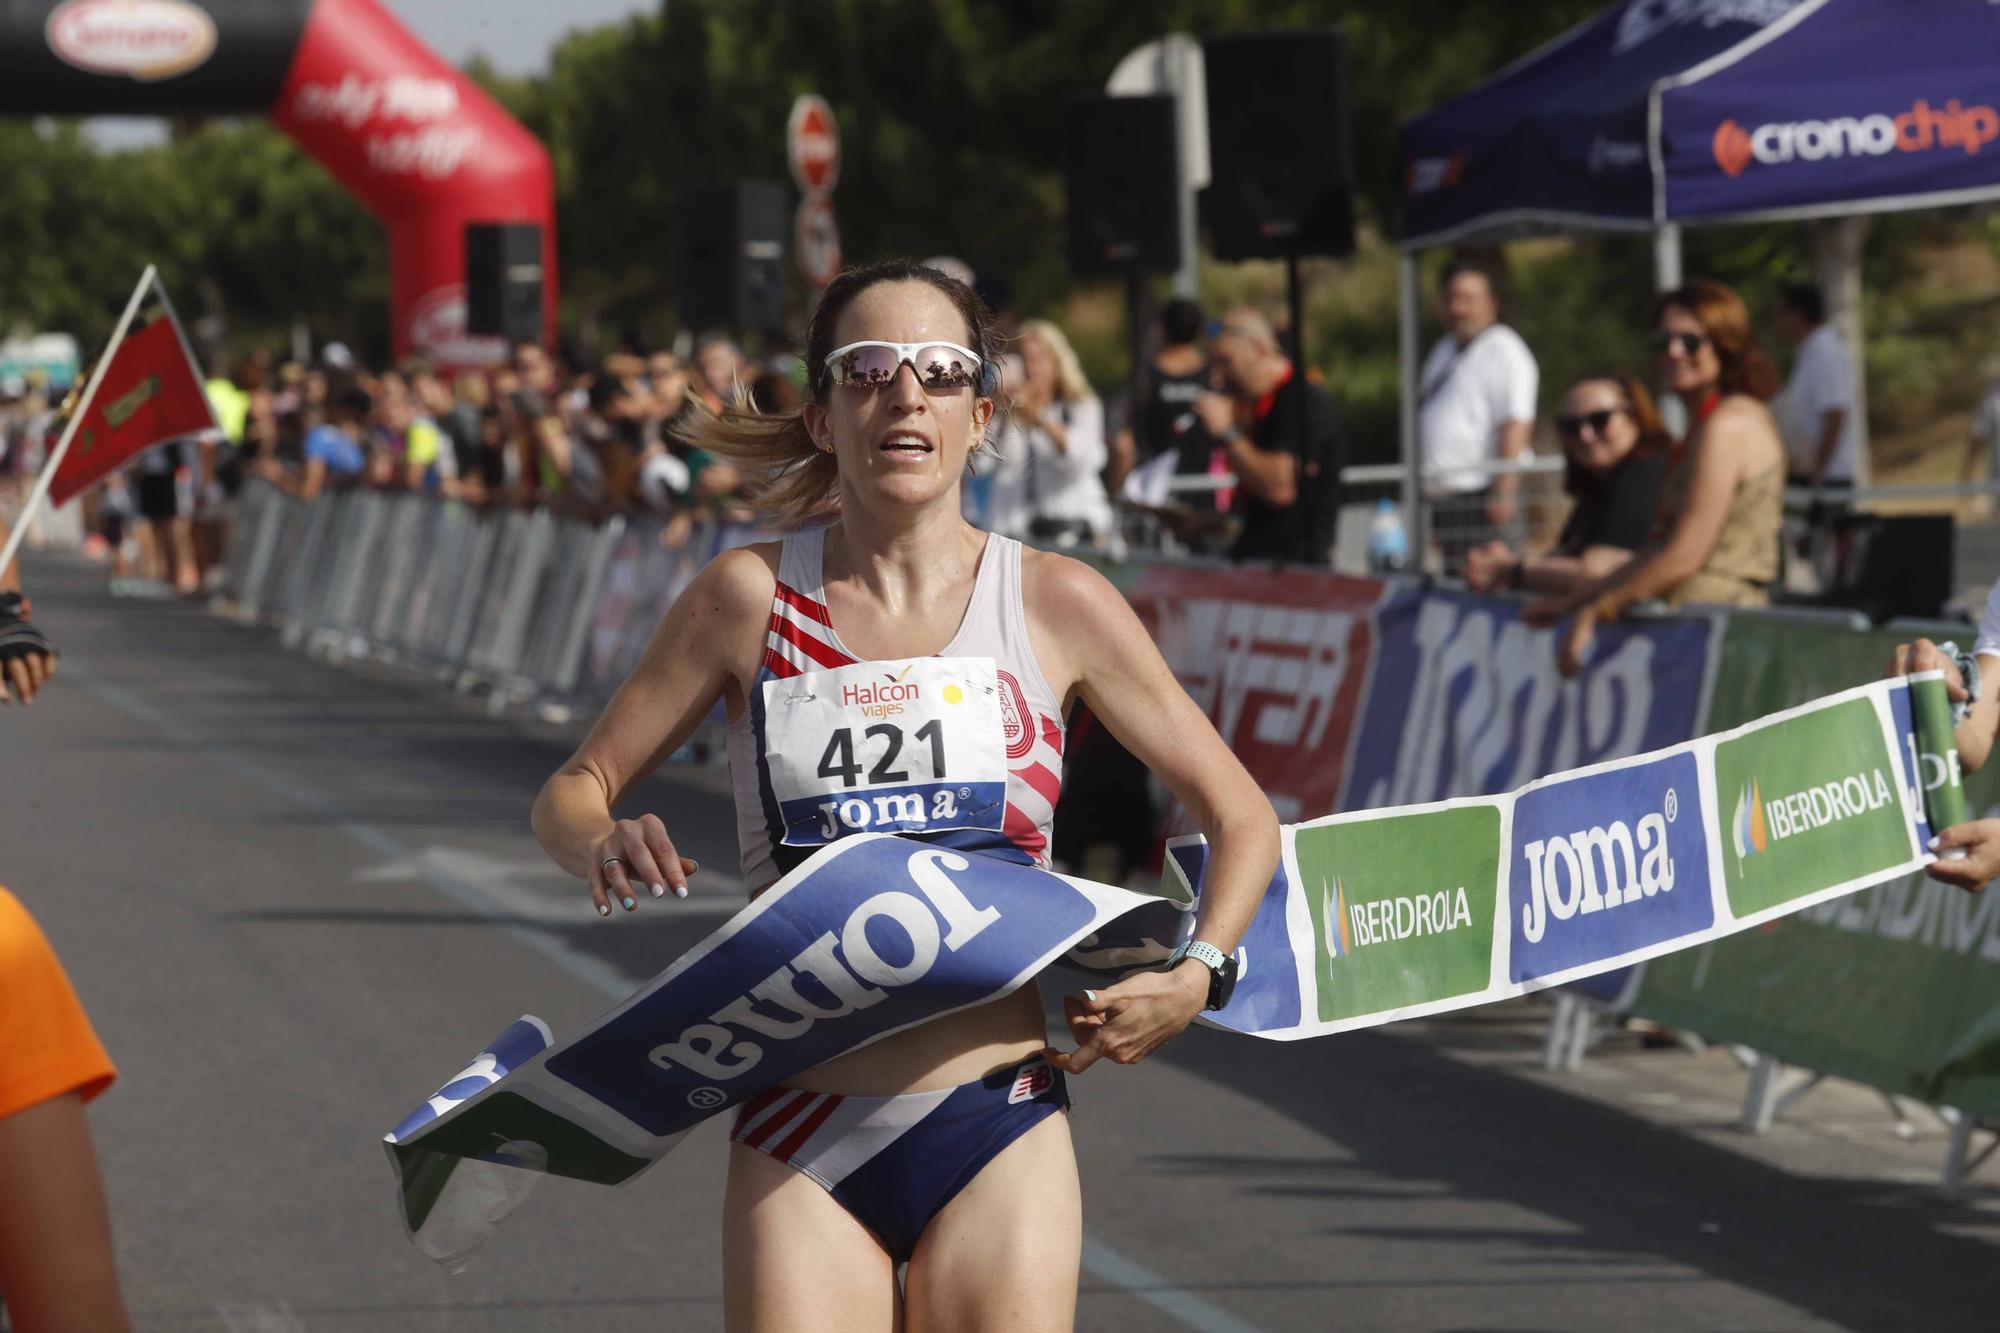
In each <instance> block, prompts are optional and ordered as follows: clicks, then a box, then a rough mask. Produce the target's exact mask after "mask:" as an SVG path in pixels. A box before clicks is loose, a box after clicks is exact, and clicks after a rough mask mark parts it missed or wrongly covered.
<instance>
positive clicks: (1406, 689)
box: [1251, 588, 1853, 810]
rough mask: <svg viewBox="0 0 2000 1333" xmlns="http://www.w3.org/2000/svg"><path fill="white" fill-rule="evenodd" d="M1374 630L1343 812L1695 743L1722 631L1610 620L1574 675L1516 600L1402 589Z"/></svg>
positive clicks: (1705, 621) (1468, 791)
mask: <svg viewBox="0 0 2000 1333" xmlns="http://www.w3.org/2000/svg"><path fill="white" fill-rule="evenodd" d="M1374 627H1375V637H1374V656H1373V662H1374V664H1375V669H1374V670H1373V671H1372V672H1371V674H1370V679H1369V681H1368V694H1367V699H1368V702H1367V707H1366V708H1365V709H1364V710H1363V711H1362V714H1361V725H1360V728H1359V730H1358V732H1357V733H1356V735H1355V737H1354V743H1353V748H1352V751H1351V758H1350V759H1349V760H1348V762H1347V764H1346V786H1345V787H1344V788H1343V795H1342V798H1341V802H1340V808H1341V809H1343V810H1367V809H1374V808H1377V807H1380V806H1385V805H1409V804H1412V803H1415V802H1421V801H1441V800H1444V799H1446V798H1447V797H1452V796H1478V795H1485V794H1487V793H1490V792H1500V791H1510V790H1512V789H1513V788H1515V787H1518V786H1520V785H1521V784H1522V783H1524V782H1527V781H1529V780H1530V779H1532V778H1536V777H1540V776H1541V775H1542V774H1544V773H1555V772H1559V771H1561V770H1563V769H1569V768H1578V767H1582V766H1584V765H1586V764H1594V763H1598V762H1601V761H1603V760H1606V759H1621V758H1624V757H1625V756H1627V755H1634V754H1639V753H1642V752H1643V751H1646V750H1656V749H1659V748H1660V747H1661V746H1665V745H1671V744H1673V743H1674V742H1675V741H1681V740H1686V739H1687V738H1688V737H1690V736H1693V735H1695V734H1697V733H1698V732H1699V731H1700V730H1701V728H1700V727H1699V725H1698V723H1699V721H1700V719H1701V707H1702V690H1703V687H1704V685H1705V684H1706V681H1707V674H1708V670H1709V668H1710V665H1711V663H1710V657H1711V653H1712V651H1713V646H1714V643H1715V641H1716V640H1717V639H1718V637H1719V635H1718V632H1717V627H1716V625H1715V623H1714V622H1713V621H1711V620H1710V619H1709V618H1707V617H1686V618H1678V619H1674V620H1654V621H1645V620H1641V621H1630V622H1624V623H1620V624H1616V625H1608V626H1606V627H1605V628H1604V629H1603V630H1601V631H1599V634H1598V639H1597V648H1596V654H1595V656H1594V657H1593V659H1592V664H1591V669H1590V672H1589V674H1588V675H1586V676H1585V677H1583V678H1582V679H1580V680H1574V681H1565V680H1564V679H1563V678H1562V677H1561V676H1560V675H1559V674H1557V672H1556V667H1555V635H1554V633H1553V632H1552V631H1548V630H1537V629H1533V628H1530V627H1529V626H1527V625H1525V624H1523V623H1522V622H1521V617H1520V607H1519V606H1518V605H1515V604H1512V603H1508V602H1499V601H1492V600H1489V599H1487V598H1483V597H1475V596H1472V595H1471V594H1468V593H1457V592H1446V591H1443V590H1441V589H1417V588H1400V589H1397V590H1396V591H1395V592H1393V593H1391V594H1390V595H1389V596H1388V597H1387V598H1386V599H1385V600H1384V601H1383V603H1382V605H1381V607H1380V608H1379V609H1378V610H1377V611H1376V613H1375V616H1374ZM1845 683H1847V684H1852V683H1853V682H1852V681H1848V682H1845ZM1251 772H1252V773H1256V772H1257V770H1256V769H1254V768H1253V769H1251ZM1260 776H1261V775H1260Z"/></svg>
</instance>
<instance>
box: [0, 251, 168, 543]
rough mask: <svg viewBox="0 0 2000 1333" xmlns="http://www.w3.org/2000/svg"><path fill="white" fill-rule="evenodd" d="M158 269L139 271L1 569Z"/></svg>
mask: <svg viewBox="0 0 2000 1333" xmlns="http://www.w3.org/2000/svg"><path fill="white" fill-rule="evenodd" d="M157 277H158V270H157V269H155V268H154V267H153V266H152V265H151V264H148V265H146V271H145V272H144V273H141V274H140V275H139V285H138V286H137V287H134V288H133V289H132V299H131V300H129V301H127V302H126V303H125V313H124V314H122V315H120V316H119V317H118V327H117V328H115V329H113V330H112V331H111V341H110V342H108V343H106V344H105V345H104V351H103V352H102V353H101V354H99V356H98V358H97V364H96V365H95V366H92V367H91V370H90V379H89V380H88V381H87V382H86V383H85V384H84V388H83V396H82V397H81V398H79V399H77V400H76V406H75V407H74V408H72V409H71V410H70V414H69V420H68V421H67V422H66V423H64V425H63V433H62V438H61V439H60V440H58V441H56V447H55V449H54V450H53V451H51V452H50V454H49V461H48V462H47V463H45V464H43V465H42V475H41V476H39V477H37V478H35V488H34V489H33V490H31V491H29V492H28V500H27V503H26V504H24V505H22V506H21V512H20V514H19V515H18V516H17V517H16V518H15V520H14V530H13V531H12V532H10V533H8V534H7V546H6V549H4V550H0V570H4V569H6V568H7V567H8V566H9V565H11V564H13V562H14V553H15V552H16V551H18V550H20V549H21V541H22V539H23V538H24V537H26V536H27V532H28V523H29V521H30V520H31V519H33V518H34V516H35V506H37V505H39V504H40V503H41V502H42V499H43V497H45V496H46V495H48V493H49V487H50V486H52V485H54V484H55V479H56V469H57V468H59V467H61V466H62V461H63V457H64V456H65V455H66V454H68V453H69V446H70V442H71V441H72V440H74V439H75V438H76V428H77V426H78V425H79V424H81V423H82V421H83V414H84V413H85V412H88V411H89V410H90V400H91V399H92V398H94V397H96V396H97V386H98V384H99V383H101V382H102V381H103V379H104V372H105V371H107V370H109V369H110V368H111V357H112V354H113V353H115V352H116V351H117V350H118V344H119V343H121V342H123V341H125V331H126V330H127V329H129V328H130V327H132V317H133V316H134V315H136V314H138V313H139V305H140V303H141V302H142V301H144V300H145V297H146V289H147V288H148V287H150V286H152V285H153V282H154V281H155V279H156V278H157Z"/></svg>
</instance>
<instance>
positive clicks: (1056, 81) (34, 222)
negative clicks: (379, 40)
mask: <svg viewBox="0 0 2000 1333" xmlns="http://www.w3.org/2000/svg"><path fill="white" fill-rule="evenodd" d="M1597 2H1598V0H1520V2H1519V3H1510V4H1507V5H1495V6H1485V7H1482V8H1481V10H1480V12H1479V19H1478V22H1476V23H1473V22H1468V21H1466V15H1465V12H1464V11H1465V7H1464V6H1463V5H1460V4H1456V3H1452V0H1395V2H1393V3H1391V2H1389V0H1368V2H1367V3H1361V4H1356V5H1352V6H1349V7H1347V8H1346V9H1345V10H1344V11H1342V10H1339V9H1336V8H1335V7H1334V6H1331V5H1328V4H1326V3H1323V2H1322V3H1309V2H1305V0H1159V2H1158V3H1151V4H1145V5H1134V4H1129V3H1124V0H1074V2H1072V0H1009V2H1008V3H999V2H998V0H823V2H816V3H803V2H802V0H673V3H671V4H666V5H663V6H662V7H661V9H660V10H659V11H657V12H655V13H652V14H649V15H644V16H640V17H635V18H633V19H630V20H628V21H626V22H624V23H619V24H612V25H607V26H603V27H598V28H593V29H587V30H580V31H577V32H574V33H572V34H571V35H570V36H569V37H568V38H566V39H565V40H564V41H563V42H562V43H561V44H560V46H559V47H558V49H557V50H556V51H555V53H554V56H553V59H552V62H551V68H550V70H549V72H548V74H547V75H546V76H545V77H538V78H528V79H523V78H507V77H503V76H500V75H497V74H496V73H495V72H494V71H493V70H492V69H491V68H490V66H487V65H486V64H485V63H484V62H481V61H475V62H473V64H472V65H471V66H470V67H469V69H468V72H469V73H470V74H471V75H472V76H473V77H474V78H475V79H477V80H478V81H479V82H480V83H481V84H482V85H484V86H485V87H486V88H487V89H488V91H490V92H491V93H493V94H494V96H495V97H496V98H497V99H498V100H499V101H500V102H501V103H502V104H503V105H504V106H506V107H507V109H508V110H509V111H510V112H512V113H513V114H514V115H516V116H517V117H518V118H519V119H521V120H522V121H523V122H524V123H525V124H527V125H528V127H529V128H530V129H532V130H534V131H535V132H536V133H538V134H540V135H541V136H542V137H543V138H544V140H545V141H546V142H547V143H548V144H549V146H550V148H551V151H552V153H553V155H554V158H555V162H556V168H557V179H558V189H559V199H558V219H559V228H560V243H561V248H562V264H563V281H564V286H565V290H566V292H567V293H568V294H569V299H568V301H567V303H566V309H567V310H568V311H569V312H570V314H571V315H572V316H581V317H585V318H587V319H589V320H590V321H591V322H594V323H598V324H600V326H603V327H607V328H609V329H613V330H615V329H617V328H623V327H628V326H632V327H642V328H652V329H654V330H655V331H658V330H659V329H660V328H661V327H662V326H663V325H666V324H668V323H669V322H670V321H671V311H672V305H673V295H674V292H673V286H674V280H675V270H676V267H677V265H676V262H675V260H676V255H677V248H676V247H677V241H678V237H677V219H676V216H675V214H676V201H677V199H678V198H679V194H680V191H681V189H682V188H683V186H684V185H685V184H686V182H688V181H690V180H694V179H699V178H726V177H733V176H764V177H773V178H778V179H783V178H784V177H785V176H786V170H785V162H784V145H783V134H784V123H785V116H786V113H787V111H788V110H789V109H790V106H791V101H792V99H793V98H794V97H795V96H796V95H797V94H799V93H801V92H804V91H808V90H812V91H817V92H819V93H821V94H823V95H824V96H826V97H827V98H828V99H829V101H831V102H832V104H833V106H834V108H835V110H836V113H837V114H838V116H839V118H840V122H841V130H842V144H843V156H844V166H843V173H842V179H841V183H840V187H839V189H838V191H837V193H836V202H837V205H838V207H839V211H840V220H841V227H842V231H843V234H844V238H845V240H846V244H847V249H848V252H849V254H850V255H851V256H853V257H868V256H874V255H884V254H891V253H917V254H934V253H938V252H941V251H944V252H951V253H956V254H959V255H962V256H964V257H965V258H967V259H968V260H970V261H971V262H972V263H973V264H974V265H975V266H976V267H978V268H980V269H981V270H982V271H983V272H989V273H994V274H1001V275H1005V276H1006V277H1007V278H1008V279H1009V280H1010V282H1011V284H1012V285H1013V287H1014V289H1015V290H1016V292H1017V293H1019V294H1020V296H1021V298H1022V300H1023V302H1024V303H1025V304H1029V305H1034V306H1046V305H1048V304H1050V303H1052V302H1054V301H1055V300H1056V299H1058V298H1059V297H1060V296H1061V295H1063V294H1064V292H1065V291H1066V290H1067V288H1068V286H1069V278H1068V275H1067V273H1066V271H1065V269H1064V267H1063V262H1062V203H1063V200H1062V181H1061V174H1060V163H1061V161H1062V152H1063V146H1064V136H1065V133H1066V126H1067V105H1068V102H1069V99H1070V98H1072V97H1073V96H1075V95H1077V94H1080V93H1089V92H1094V91H1096V90H1099V89H1101V88H1102V87H1103V85H1104V81H1105V79H1106V78H1107V77H1108V76H1109V74H1110V72H1111V69H1112V66H1113V65H1114V64H1115V63H1116V62H1117V60H1118V59H1119V58H1120V57H1121V56H1122V55H1124V53H1125V52H1127V51H1129V50H1131V49H1132V48H1133V47H1135V46H1137V45H1139V44H1140V43H1142V42H1144V41H1147V40H1149V39H1151V38H1153V37H1157V36H1159V35H1160V34H1162V33H1165V32H1174V31H1179V32H1189V33H1193V34H1195V35H1197V36H1199V35H1203V34H1207V33H1211V32H1220V31H1228V30H1239V29H1249V28H1286V27H1297V26H1300V25H1307V24H1323V23H1327V22H1330V21H1335V20H1336V19H1339V20H1340V21H1343V22H1344V23H1345V25H1346V29H1347V32H1348V36H1349V41H1350V48H1351V51H1352V57H1351V60H1350V73H1351V76H1352V106H1353V119H1354V125H1355V140H1356V151H1357V162H1358V168H1359V171H1358V175H1359V179H1360V181H1361V183H1362V186H1363V189H1364V192H1365V194H1366V195H1367V198H1368V203H1369V207H1370V209H1371V211H1372V212H1373V214H1374V215H1375V216H1376V217H1377V218H1378V219H1382V218H1386V216H1387V210H1388V207H1389V202H1390V198H1391V193H1392V191H1391V186H1390V182H1391V180H1392V177H1393V167H1392V155H1393V152H1394V126H1395V124H1396V122H1397V121H1398V120H1399V119H1401V118H1403V117H1405V116H1407V115H1409V114H1411V113H1414V112H1416V111H1419V110H1421V109H1422V108H1423V107H1425V106H1427V105H1430V104H1431V103H1432V102H1434V101H1435V100H1437V99H1438V98H1440V97H1443V96H1448V95H1450V94H1451V93H1454V92H1457V91H1460V90H1462V89H1463V88H1465V87H1468V86H1470V85H1471V84H1472V83H1474V82H1476V81H1477V80H1478V79H1479V78H1480V77H1482V76H1483V75H1484V74H1485V73H1487V72H1488V71H1489V70H1491V69H1492V68H1494V67H1497V66H1498V65H1499V64H1501V63H1503V62H1504V61H1506V60H1508V59H1511V58H1512V57H1513V56H1515V55H1517V54H1519V53H1520V52H1521V51H1523V50H1526V49H1528V48H1529V47H1530V46H1532V45H1534V44H1535V43H1536V42H1539V41H1542V40H1545V39H1546V38H1547V37H1549V36H1550V35H1552V34H1553V33H1555V32H1557V31H1560V30H1561V29H1562V28H1563V27H1564V26H1566V25H1567V24H1569V23H1571V22H1573V21H1574V20H1575V19H1576V18H1577V17H1579V16H1581V15H1583V14H1585V13H1587V12H1589V11H1590V10H1591V9H1592V8H1594V7H1595V5H1596V3H1597ZM0 171H4V172H5V173H6V174H5V179H7V180H8V181H9V183H10V187H9V189H8V190H7V191H6V192H4V194H0V225H4V226H5V228H6V230H5V233H4V234H5V235H6V236H7V238H8V243H7V245H6V246H5V247H0V325H4V326H7V327H13V326H22V325H26V326H33V327H44V328H47V327H70V328H75V329H76V330H77V331H78V332H80V333H84V334H86V335H89V334H96V333H101V332H102V331H103V328H104V326H105V325H107V324H108V322H109V319H108V316H107V314H106V309H107V307H109V308H111V309H115V307H116V304H117V301H118V299H119V294H120V293H121V292H122V291H123V290H124V288H125V285H126V284H127V283H128V282H129V281H130V274H131V273H133V272H136V270H137V268H138V266H139V265H141V264H143V263H144V262H145V261H147V260H149V259H150V260H153V261H155V262H157V263H159V265H160V267H161V270H162V272H163V274H165V275H166V276H167V277H168V279H169V281H170V283H171V284H172V289H173V290H174V291H175V292H177V293H180V292H194V293H199V296H198V297H194V298H185V301H186V303H189V304H191V305H193V306H194V307H195V308H194V310H191V311H190V314H191V316H192V315H198V314H200V313H207V314H210V315H213V316H216V317H219V318H221V319H223V320H226V322H227V324H228V326H229V328H230V329H231V330H232V332H233V333H234V334H235V335H236V336H237V337H239V338H246V337H257V336H269V334H270V333H271V332H272V331H274V330H278V329H282V328H283V327H285V326H286V325H288V324H289V323H290V322H291V321H292V320H293V319H295V318H302V319H305V320H306V321H308V322H309V323H310V324H311V325H312V326H313V327H314V328H315V330H316V331H318V332H320V333H322V335H323V336H340V337H344V338H348V339H350V340H358V341H361V342H363V343H364V344H367V345H379V344H380V343H381V341H382V338H383V329H382V328H381V321H382V316H383V311H384V307H385V295H386V291H387V276H386V263H387V259H386V249H385V247H384V244H383V242H382V239H381V236H380V234H379V230H378V229H377V228H376V227H375V225H374V224H373V223H372V222H370V221H369V220H368V219H367V218H366V217H365V216H364V215H363V214H362V212H361V210H360V209H359V208H358V207H357V206H355V205H354V204H353V203H352V202H351V201H350V200H348V198H347V197H346V196H345V195H344V194H343V193H342V192H341V191H340V189H339V188H338V187H337V186H336V185H334V183H333V182H332V181H331V180H329V179H328V178H327V177H326V176H325V174H324V173H323V172H321V171H320V169H319V168H318V167H317V166H316V165H315V164H313V163H311V162H310V161H309V160H308V159H306V158H305V156H304V155H303V154H302V153H300V152H299V151H298V150H297V149H295V148H294V147H292V146H291V145H290V144H289V143H288V142H287V141H286V140H285V139H284V138H283V137H282V136H280V135H278V134H277V133H276V132H275V131H272V130H271V129H269V128H268V127H267V126H265V125H263V124H262V123H259V122H255V121H242V122H236V121H225V122H216V123H212V124H208V125H205V126H200V127H197V128H194V129H192V130H188V129H187V128H186V127H183V132H181V133H179V134H177V136H176V138H175V139H174V141H173V142H172V143H171V144H169V145H166V146H164V147H160V148H149V149H144V150H140V151H136V152H126V153H119V154H115V155H108V156H107V155H100V154H98V153H96V152H94V151H93V150H92V149H91V148H90V146H89V145H88V143H87V142H85V141H84V140H83V139H82V138H81V137H80V136H79V135H78V133H77V132H76V131H75V129H74V128H73V127H70V126H60V127H57V128H54V129H49V128H48V127H47V126H42V127H36V126H33V125H30V124H28V123H24V122H18V121H17V122H0Z"/></svg>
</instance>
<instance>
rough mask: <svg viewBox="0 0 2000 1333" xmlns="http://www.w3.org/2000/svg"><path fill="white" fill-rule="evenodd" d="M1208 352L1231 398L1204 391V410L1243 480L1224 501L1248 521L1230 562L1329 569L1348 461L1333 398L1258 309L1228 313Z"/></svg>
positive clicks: (1198, 403)
mask: <svg viewBox="0 0 2000 1333" xmlns="http://www.w3.org/2000/svg"><path fill="white" fill-rule="evenodd" d="M1208 356H1209V362H1210V364H1211V365H1212V366H1213V367H1214V371H1215V378H1216V380H1217V382H1218V383H1219V384H1220V386H1221V387H1222V388H1223V389H1224V390H1225V391H1226V393H1209V394H1204V395H1203V396H1202V397H1200V398H1198V399H1196V400H1195V405H1194V410H1195V415H1196V416H1198V417H1199V418H1200V419H1201V424H1202V426H1203V428H1204V429H1205V431H1206V433H1207V434H1208V436H1209V437H1210V438H1211V439H1212V440H1214V441H1215V442H1216V443H1217V444H1219V445H1220V446H1221V447H1222V449H1223V451H1224V455H1225V459H1226V461H1227V463H1228V465H1229V470H1230V471H1232V472H1234V473H1235V474H1236V477H1237V484H1236V488H1235V491H1234V493H1233V494H1232V493H1230V492H1228V491H1223V492H1218V493H1217V497H1216V498H1217V504H1218V507H1219V508H1224V509H1226V510H1227V511H1228V512H1229V513H1231V514H1232V515H1235V516H1237V517H1238V518H1240V520H1241V523H1242V527H1241V529H1240V530H1239V532H1238V534H1237V538H1236V542H1235V544H1234V545H1233V546H1231V547H1230V549H1229V555H1230V558H1231V559H1234V560H1286V561H1293V562H1296V563H1300V564H1310V565H1323V564H1326V563H1327V562H1328V560H1329V559H1330V558H1331V554H1332V548H1333V532H1334V520H1335V518H1336V517H1337V516H1338V514H1339V510H1340V469H1341V466H1342V464H1344V463H1345V462H1346V461H1347V439H1346V435H1345V433H1344V431H1343V430H1342V428H1341V423H1340V409H1339V407H1338V406H1337V405H1336V404H1335V403H1334V400H1333V395H1332V394H1330V393H1328V392H1327V391H1326V390H1325V389H1323V388H1321V387H1319V386H1318V385H1316V384H1313V383H1311V382H1310V381H1309V380H1307V379H1306V377H1305V376H1304V375H1303V374H1302V373H1300V372H1299V371H1298V370H1297V368H1296V367H1294V366H1293V365H1292V362H1291V359H1290V358H1289V357H1287V356H1286V355H1285V354H1284V353H1283V352H1282V351H1281V350H1279V347H1278V338H1277V335H1276V334H1275V333H1274V332H1273V331H1272V329H1271V322H1270V321H1269V320H1267V319H1265V318H1264V316H1263V315H1261V314H1259V313H1258V312H1257V311H1255V310H1250V309H1237V310H1232V311H1230V312H1229V313H1227V314H1225V315H1224V316H1223V317H1222V322H1221V323H1220V324H1219V325H1218V326H1217V327H1216V330H1215V335H1214V337H1213V338H1211V339H1210V341H1209V350H1208Z"/></svg>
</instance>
